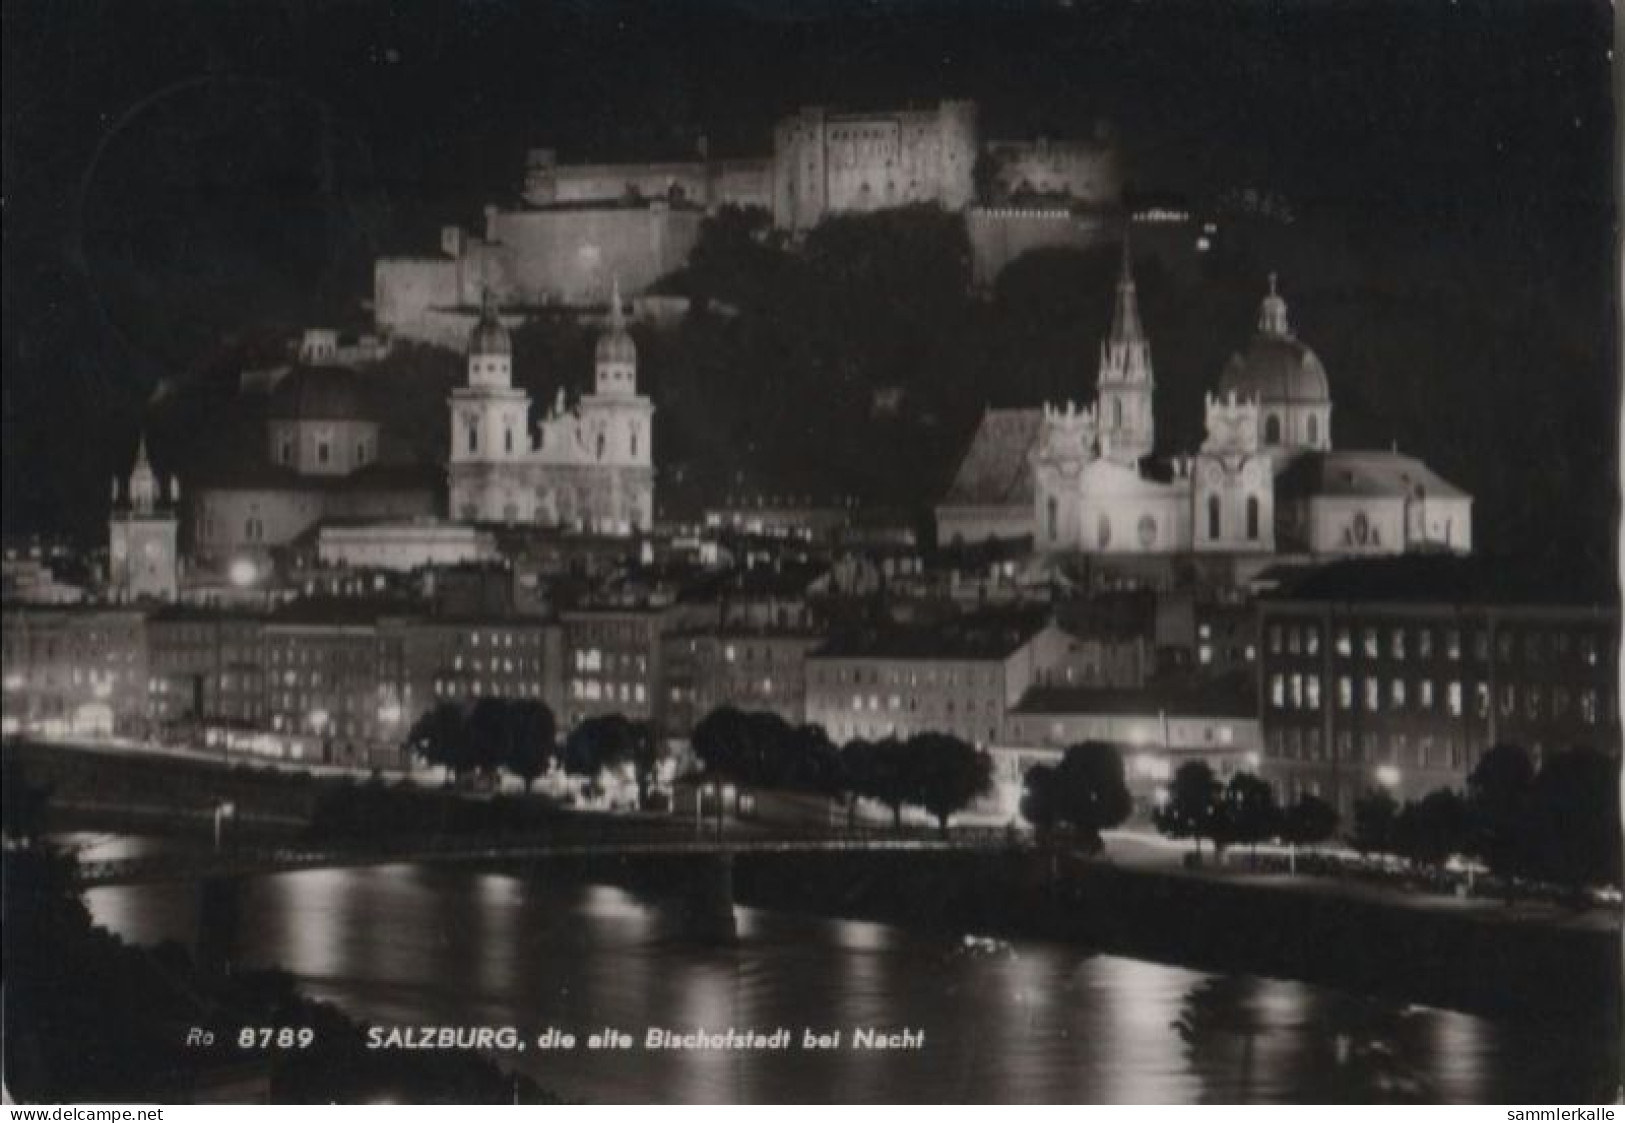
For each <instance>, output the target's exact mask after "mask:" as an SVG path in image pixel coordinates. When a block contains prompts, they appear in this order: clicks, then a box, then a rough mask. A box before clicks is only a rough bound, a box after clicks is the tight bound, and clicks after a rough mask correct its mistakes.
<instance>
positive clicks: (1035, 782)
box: [1021, 764, 1061, 838]
mask: <svg viewBox="0 0 1625 1123" xmlns="http://www.w3.org/2000/svg"><path fill="white" fill-rule="evenodd" d="M1057 787H1058V785H1057V784H1056V781H1055V766H1054V765H1050V764H1035V765H1033V766H1032V767H1031V768H1029V769H1027V774H1026V775H1025V776H1023V777H1022V778H1021V817H1022V818H1023V819H1026V820H1027V821H1028V822H1029V823H1031V824H1032V825H1033V829H1034V830H1035V831H1037V832H1038V835H1039V837H1040V838H1042V837H1044V836H1045V835H1047V834H1048V833H1049V832H1050V831H1052V830H1054V829H1055V827H1056V826H1057V825H1058V824H1059V823H1060V822H1061V808H1060V802H1059V800H1058V799H1057V798H1056V797H1057V794H1058V793H1057V790H1056V789H1057Z"/></svg>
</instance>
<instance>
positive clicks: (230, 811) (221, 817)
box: [214, 802, 237, 854]
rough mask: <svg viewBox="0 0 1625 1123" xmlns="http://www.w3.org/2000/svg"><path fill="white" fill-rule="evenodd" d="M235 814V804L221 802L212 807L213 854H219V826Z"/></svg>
mask: <svg viewBox="0 0 1625 1123" xmlns="http://www.w3.org/2000/svg"><path fill="white" fill-rule="evenodd" d="M236 814H237V805H236V804H235V803H230V802H223V803H217V804H215V805H214V852H215V853H216V854H218V853H220V824H221V823H222V822H224V821H225V820H227V819H230V818H231V817H233V816H234V815H236Z"/></svg>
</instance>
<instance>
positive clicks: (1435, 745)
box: [1265, 727, 1465, 770]
mask: <svg viewBox="0 0 1625 1123" xmlns="http://www.w3.org/2000/svg"><path fill="white" fill-rule="evenodd" d="M1336 745H1337V753H1336V759H1337V760H1339V761H1340V762H1342V763H1345V764H1395V765H1400V766H1409V767H1414V768H1449V769H1456V770H1459V769H1461V768H1462V767H1463V763H1464V760H1465V753H1464V751H1463V749H1462V744H1461V742H1460V741H1459V740H1458V739H1456V738H1454V737H1440V738H1436V737H1434V736H1432V735H1431V734H1423V735H1421V736H1418V737H1417V738H1415V740H1414V741H1413V740H1412V739H1411V738H1410V737H1409V736H1407V735H1406V734H1404V733H1395V734H1392V735H1390V736H1388V737H1386V738H1384V737H1383V736H1382V735H1381V734H1379V733H1376V732H1374V731H1370V730H1367V731H1366V732H1365V733H1362V734H1361V735H1360V737H1359V739H1358V740H1356V739H1355V736H1354V733H1353V731H1352V730H1347V729H1341V730H1338V732H1337V739H1336ZM1265 747H1266V749H1268V751H1269V753H1270V755H1271V756H1275V757H1280V758H1282V759H1285V760H1298V761H1305V762H1308V763H1316V762H1328V763H1329V762H1330V761H1331V760H1332V759H1333V756H1332V754H1331V753H1328V752H1327V751H1326V749H1325V745H1324V743H1323V741H1322V739H1321V735H1320V730H1319V729H1317V728H1314V727H1310V728H1307V729H1298V728H1291V729H1272V730H1270V731H1269V733H1268V734H1267V735H1266V737H1265Z"/></svg>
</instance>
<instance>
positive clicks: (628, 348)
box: [447, 285, 654, 535]
mask: <svg viewBox="0 0 1625 1123" xmlns="http://www.w3.org/2000/svg"><path fill="white" fill-rule="evenodd" d="M595 365H596V382H595V387H594V391H593V392H592V393H590V394H585V395H583V396H582V397H581V399H580V400H579V401H578V402H577V403H575V404H574V405H570V404H568V403H567V402H566V401H565V396H564V391H563V389H562V388H561V389H560V390H559V393H558V397H557V398H556V399H555V400H554V402H553V403H552V406H551V407H550V408H549V409H548V411H547V414H546V415H545V416H544V417H543V418H542V420H541V425H540V428H539V431H538V432H536V433H534V434H533V433H532V431H531V427H530V395H529V394H528V393H526V392H525V391H524V390H521V389H519V388H518V387H516V386H514V385H513V341H512V339H511V337H510V336H509V334H508V329H507V328H505V327H504V326H503V325H502V321H501V319H500V318H499V317H498V315H497V312H496V308H495V306H494V303H493V301H492V300H491V298H490V296H489V295H487V297H486V300H485V307H484V310H483V312H482V313H481V316H480V319H479V322H478V323H477V324H475V325H474V329H473V331H472V332H471V333H470V335H469V341H468V380H467V384H466V385H464V386H459V387H457V388H456V389H455V390H453V391H452V394H451V400H450V402H449V408H450V410H451V457H450V466H449V469H448V474H449V478H448V484H447V487H448V509H449V511H450V514H451V517H452V518H454V519H457V520H460V521H462V522H480V523H508V524H518V523H528V524H532V525H538V526H549V527H562V528H567V529H572V530H580V531H586V532H590V533H594V534H621V535H624V534H633V533H638V532H643V531H647V530H648V529H649V528H650V526H651V524H652V522H653V520H654V468H653V458H652V456H651V447H650V446H651V442H652V439H653V435H654V434H653V416H654V405H653V403H651V402H650V401H649V399H648V398H647V397H645V396H644V395H642V394H640V393H638V384H637V383H638V379H637V373H638V351H637V345H636V344H635V343H634V342H633V340H632V336H631V334H630V333H629V332H628V331H627V329H626V321H625V317H624V315H623V313H622V309H621V295H620V286H619V285H616V286H615V290H614V296H613V298H612V299H611V302H610V312H609V324H608V327H607V328H606V330H605V332H604V334H603V335H602V336H600V337H599V339H598V347H597V352H596V364H595Z"/></svg>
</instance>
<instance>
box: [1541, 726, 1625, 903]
mask: <svg viewBox="0 0 1625 1123" xmlns="http://www.w3.org/2000/svg"><path fill="white" fill-rule="evenodd" d="M1619 797H1620V781H1619V761H1618V759H1616V758H1614V757H1609V756H1605V755H1603V754H1602V753H1599V752H1596V751H1595V750H1593V749H1570V750H1569V751H1568V752H1560V753H1554V754H1553V755H1552V756H1551V757H1549V758H1548V759H1547V760H1546V762H1545V763H1544V764H1543V765H1542V766H1541V769H1540V774H1539V775H1538V776H1536V777H1535V783H1534V787H1533V788H1532V789H1531V791H1530V797H1529V804H1528V810H1527V812H1526V814H1525V816H1524V823H1525V832H1526V838H1527V854H1528V861H1529V864H1530V868H1531V870H1532V872H1534V873H1535V874H1536V875H1537V876H1539V877H1542V878H1544V879H1546V880H1550V881H1554V882H1557V883H1558V884H1560V885H1565V886H1568V887H1570V888H1572V889H1575V890H1579V889H1582V888H1584V887H1586V886H1589V885H1601V884H1604V883H1613V884H1618V883H1619V881H1620V849H1621V840H1620V808H1619Z"/></svg>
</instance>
